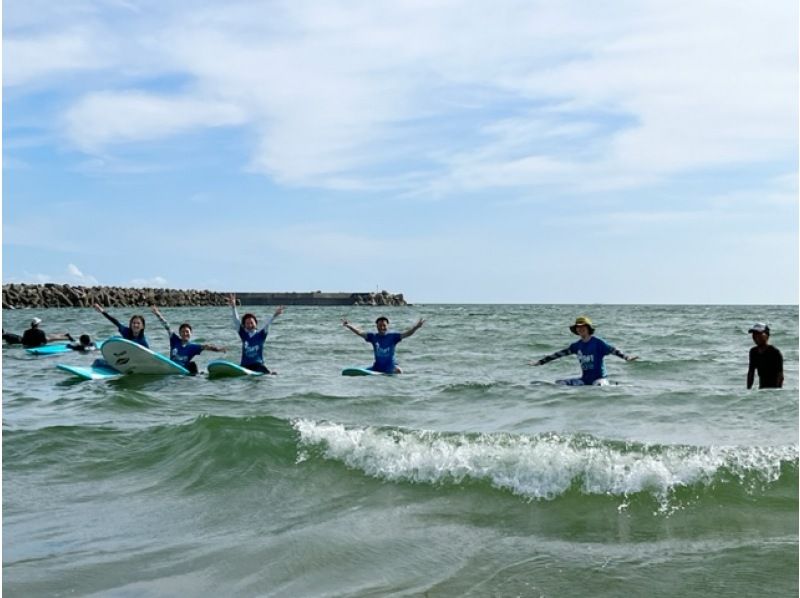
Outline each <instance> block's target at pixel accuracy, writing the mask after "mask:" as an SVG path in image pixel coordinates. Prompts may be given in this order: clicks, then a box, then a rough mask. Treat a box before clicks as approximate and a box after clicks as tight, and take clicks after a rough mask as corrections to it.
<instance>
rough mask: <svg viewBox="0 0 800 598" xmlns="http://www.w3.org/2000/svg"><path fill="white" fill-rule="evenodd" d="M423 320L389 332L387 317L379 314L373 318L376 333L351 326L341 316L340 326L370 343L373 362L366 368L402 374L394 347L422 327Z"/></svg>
mask: <svg viewBox="0 0 800 598" xmlns="http://www.w3.org/2000/svg"><path fill="white" fill-rule="evenodd" d="M424 323H425V320H423V319H422V318H420V319H419V321H418V322H417V323H416V324H414V325H413V326H412V327H411V328H409V329H408V330H406V331H405V332H390V331H389V318H387V317H386V316H381V317H380V318H378V319H377V320H375V327H376V328H377V329H378V333H377V334H376V333H374V332H364V331H363V330H361V329H360V328H357V327H356V326H353V325H352V324H350V322H348V321H347V320H346V319H344V318H342V326H344V327H345V328H347V329H348V330H349V331H350V332H352V333H353V334H357V335H358V336H360V337H361V338H363V339H364V340H365V341H367V342H368V343H370V344H371V345H372V350H373V352H374V353H375V363H373V364H372V367H369V368H367V369H370V370H373V371H375V372H383V373H384V374H402V373H403V371H402V370H401V369H400V368H399V367H398V366H397V363H396V362H395V359H394V348H395V347H396V346H397V343H399V342H400V341H401V340H403V339H404V338H408V337H409V336H411V335H412V334H414V333H415V332H416V331H417V330H419V329H420V328H422V325H423V324H424Z"/></svg>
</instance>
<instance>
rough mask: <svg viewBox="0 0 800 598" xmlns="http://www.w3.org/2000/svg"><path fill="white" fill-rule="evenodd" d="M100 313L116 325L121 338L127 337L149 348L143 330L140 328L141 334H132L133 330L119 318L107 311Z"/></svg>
mask: <svg viewBox="0 0 800 598" xmlns="http://www.w3.org/2000/svg"><path fill="white" fill-rule="evenodd" d="M100 313H101V314H102V315H103V317H104V318H105V319H106V320H108V321H109V322H111V323H112V324H114V326H116V327H117V330H119V334H120V336H121V337H122V338H124V339H127V340H129V341H133V342H134V343H136V344H137V345H142V346H143V347H146V348H147V349H149V348H150V345H148V344H147V337H146V336H145V335H144V330H142V332H141V334H140V335H139V336H133V332H132V331H131V329H130V328H128V327H127V326H125V325H124V324H123V323H122V322H120V321H119V320H117V319H116V318H115V317H114V316H112V315H111V314H108V313H106V312H104V311H103V312H100Z"/></svg>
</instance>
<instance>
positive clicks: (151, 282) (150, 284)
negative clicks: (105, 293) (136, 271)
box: [128, 276, 168, 289]
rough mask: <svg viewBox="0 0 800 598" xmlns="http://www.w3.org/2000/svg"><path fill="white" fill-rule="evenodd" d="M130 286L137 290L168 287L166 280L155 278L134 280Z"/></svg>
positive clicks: (159, 277) (129, 283)
mask: <svg viewBox="0 0 800 598" xmlns="http://www.w3.org/2000/svg"><path fill="white" fill-rule="evenodd" d="M128 286H131V287H135V288H153V289H162V288H166V287H167V286H168V285H167V279H166V278H163V277H161V276H154V277H153V278H134V279H132V280H131V281H130V282H128Z"/></svg>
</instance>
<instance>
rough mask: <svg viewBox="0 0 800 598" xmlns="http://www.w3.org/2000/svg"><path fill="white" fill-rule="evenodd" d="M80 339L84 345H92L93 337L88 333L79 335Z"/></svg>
mask: <svg viewBox="0 0 800 598" xmlns="http://www.w3.org/2000/svg"><path fill="white" fill-rule="evenodd" d="M78 340H79V341H80V343H81V344H82V345H91V344H92V337H91V336H89V335H88V334H81V335H80V336H79V337H78Z"/></svg>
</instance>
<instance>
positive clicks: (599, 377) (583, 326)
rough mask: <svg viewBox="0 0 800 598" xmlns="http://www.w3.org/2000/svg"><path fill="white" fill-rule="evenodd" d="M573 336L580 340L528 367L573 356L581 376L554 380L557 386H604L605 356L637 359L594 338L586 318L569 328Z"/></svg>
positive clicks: (579, 319) (582, 317)
mask: <svg viewBox="0 0 800 598" xmlns="http://www.w3.org/2000/svg"><path fill="white" fill-rule="evenodd" d="M569 329H570V330H571V331H572V333H573V334H577V335H578V336H580V337H581V338H580V340H578V341H576V342H574V343H572V344H571V345H570V346H569V347H567V348H566V349H562V350H561V351H556V352H555V353H553V354H551V355H548V356H546V357H542V358H541V359H539V360H538V361H532V362H530V363H529V365H544V364H545V363H547V362H549V361H553V360H554V359H558V358H559V357H564V356H565V355H569V354H574V355H576V356H577V357H578V362H580V364H581V370H582V375H581V377H580V378H569V379H567V380H556V383H557V384H566V385H568V386H589V385H594V386H605V385H607V384H608V379H607V378H606V365H605V363H604V362H603V358H604V357H605V356H606V355H616V356H617V357H621V358H622V359H624V360H625V361H634V360H635V359H638V357H634V356H630V355H625V354H624V353H623V352H622V351H620V350H619V349H615V348H614V347H613V346H611V345H609V344H608V343H607V342H606V341H604V340H603V339H601V338H599V337H597V336H594V326H592V321H591V320H590V319H589V318H587V317H586V316H580V317H579V318H577V319H576V320H575V323H574V324H573V325H572V326H570V327H569Z"/></svg>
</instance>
